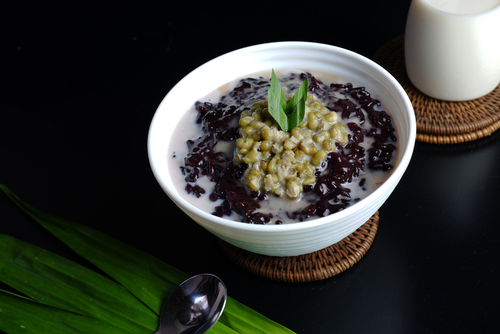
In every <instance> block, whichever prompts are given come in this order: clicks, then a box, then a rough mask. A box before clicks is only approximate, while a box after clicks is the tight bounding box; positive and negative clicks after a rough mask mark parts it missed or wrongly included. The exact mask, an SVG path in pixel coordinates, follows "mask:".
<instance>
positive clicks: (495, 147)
mask: <svg viewBox="0 0 500 334" xmlns="http://www.w3.org/2000/svg"><path fill="white" fill-rule="evenodd" d="M409 3H410V1H409V0H405V1H396V0H393V1H371V0H360V1H345V2H336V1H330V2H321V3H311V2H305V3H303V4H302V5H301V6H302V7H300V6H298V5H297V4H295V3H285V2H283V3H278V2H274V3H273V2H265V3H264V4H256V3H255V5H254V2H252V5H250V4H241V3H238V4H236V3H234V2H227V3H225V2H223V3H222V5H216V4H211V3H210V4H209V3H205V2H204V3H201V4H196V5H195V4H193V3H191V2H190V3H188V2H183V3H181V4H179V5H176V6H172V5H170V4H169V2H163V3H162V4H161V5H147V4H146V3H145V2H144V3H140V4H139V3H134V2H132V3H120V5H119V6H117V7H111V6H109V7H106V6H104V5H102V4H101V5H99V6H95V7H93V6H91V5H90V4H86V5H82V6H80V7H77V6H69V7H67V8H66V7H60V6H52V7H51V6H50V5H48V4H46V3H43V2H40V3H39V4H38V5H31V6H27V5H21V4H10V5H9V6H6V7H4V9H3V10H1V11H0V57H1V58H0V59H1V71H0V83H1V90H0V183H3V184H5V185H7V186H9V187H10V188H11V189H12V190H13V191H14V192H15V193H16V194H17V195H18V196H19V197H20V198H21V199H23V200H24V201H26V202H27V203H29V204H30V205H32V206H34V207H35V208H38V209H39V210H42V211H44V212H47V213H50V214H53V215H56V216H60V217H64V218H66V219H69V220H72V221H75V222H79V223H83V224H87V225H89V226H91V227H93V228H96V229H98V230H100V231H102V232H105V233H107V234H109V235H111V236H113V237H116V238H118V239H120V240H122V241H124V242H126V243H128V244H130V245H132V246H135V247H137V248H140V249H142V250H144V251H146V252H149V253H151V254H153V255H154V256H156V257H158V258H160V259H162V260H164V261H165V262H167V263H169V264H171V265H173V266H175V267H177V268H178V269H181V270H183V271H185V272H186V273H189V274H191V275H195V274H199V273H204V272H210V273H213V274H215V275H217V276H219V277H220V278H221V279H222V280H223V281H224V282H225V284H226V286H227V288H228V293H229V296H231V297H233V298H235V299H237V300H239V301H240V302H242V303H244V304H246V305H247V306H249V307H251V308H253V309H255V310H256V311H258V312H260V313H262V314H264V315H266V316H268V317H269V318H271V319H273V320H275V321H277V322H279V323H281V324H283V325H284V326H286V327H288V328H290V329H292V330H293V331H295V332H297V333H316V334H318V333H490V332H493V331H494V329H496V328H498V326H499V325H500V322H499V321H498V314H499V311H500V308H499V304H500V302H499V282H500V280H499V273H498V270H499V268H498V261H499V260H498V259H499V255H500V224H499V221H500V218H499V208H500V201H499V199H500V176H499V166H500V138H499V137H500V134H499V133H496V134H494V135H492V136H490V137H488V138H485V139H482V140H479V141H477V142H473V143H468V144H462V145H454V146H436V145H428V144H423V143H417V145H416V149H415V153H414V156H413V159H412V162H411V164H410V166H409V168H408V170H407V173H406V174H405V175H404V177H403V179H402V181H401V183H400V184H399V186H398V187H397V188H396V190H395V192H394V193H393V194H392V196H391V197H390V198H389V200H388V201H387V202H386V203H385V204H384V206H383V207H382V208H381V209H380V217H381V218H380V219H381V220H380V226H379V230H378V233H377V236H376V239H375V242H374V244H373V245H372V247H371V249H370V250H369V252H368V253H367V254H366V255H365V257H364V258H363V259H362V260H361V261H360V262H359V263H358V264H356V265H355V266H354V267H353V268H351V269H349V270H348V271H346V272H345V273H342V274H340V275H338V276H335V277H332V278H330V279H327V280H324V281H318V282H312V283H293V284H291V283H290V284H289V283H281V282H275V281H270V280H267V279H263V278H260V277H256V276H254V275H252V274H250V273H248V272H246V271H244V270H242V269H240V268H239V267H238V266H236V265H235V264H233V263H232V262H231V261H230V260H228V258H227V257H226V256H225V254H224V253H223V252H222V251H221V249H220V248H219V246H218V245H217V242H216V240H215V239H214V237H213V236H212V235H211V234H209V233H208V232H206V231H205V230H203V229H202V228H201V227H199V226H197V225H196V224H195V223H194V222H192V221H190V220H189V219H187V218H186V216H185V215H184V214H183V213H182V212H181V211H180V210H178V209H177V208H176V207H175V206H174V205H173V204H172V202H170V200H169V199H168V198H167V196H166V195H165V194H164V193H163V191H162V190H161V189H160V187H159V186H158V184H157V183H156V181H155V179H154V177H153V175H152V173H151V170H150V167H149V162H148V159H147V152H146V138H147V132H148V128H149V124H150V121H151V118H152V117H153V114H154V112H155V110H156V107H157V106H158V104H159V103H160V101H161V100H162V98H163V97H164V96H165V94H166V93H167V92H168V91H169V90H170V89H171V88H172V87H173V86H174V85H175V83H176V82H177V81H179V80H180V79H181V78H182V77H183V76H184V75H186V74H187V73H189V72H190V71H191V70H193V69H194V68H196V67H197V66H199V65H201V64H203V63H204V62H205V61H208V60H210V59H211V58H213V57H215V56H218V55H221V54H223V53H225V52H228V51H231V50H234V49H237V48H240V47H244V46H248V45H252V44H257V43H263V42H271V41H280V40H307V41H314V42H323V43H329V44H333V45H337V46H340V47H344V48H347V49H350V50H353V51H356V52H358V53H361V54H363V55H365V56H367V57H372V56H373V54H374V53H375V51H376V50H377V49H378V48H379V47H381V46H382V45H383V44H384V43H385V42H387V41H388V40H390V39H392V38H394V37H396V36H398V35H400V34H402V33H404V25H405V21H406V15H407V11H408V7H409ZM279 11H281V12H279ZM276 17H277V18H276ZM304 19H305V20H304ZM0 233H7V234H11V235H13V236H15V237H17V238H20V239H23V240H25V241H28V242H31V243H34V244H36V245H38V246H41V247H44V248H46V249H48V250H51V251H54V252H56V253H58V254H62V255H64V256H67V257H68V258H70V259H73V260H76V261H80V260H79V258H78V257H77V256H76V255H74V254H73V253H72V252H70V251H69V250H68V249H67V248H66V247H65V246H64V245H62V244H60V243H59V242H58V241H57V240H56V239H54V238H53V237H52V236H51V235H49V234H48V233H47V232H45V231H44V230H43V229H42V228H41V227H39V226H38V225H37V224H36V223H35V222H34V221H32V220H31V219H30V218H29V217H27V216H26V215H24V214H23V213H22V212H21V211H20V210H18V209H17V208H16V207H15V206H14V205H13V204H12V203H10V202H9V201H8V200H7V198H6V197H5V196H4V195H3V194H0ZM172 240H176V241H175V242H174V241H172ZM1 319H2V318H1V313H0V321H2V320H1Z"/></svg>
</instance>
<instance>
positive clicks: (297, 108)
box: [268, 70, 309, 131]
mask: <svg viewBox="0 0 500 334" xmlns="http://www.w3.org/2000/svg"><path fill="white" fill-rule="evenodd" d="M308 88H309V81H308V79H307V76H306V79H305V80H304V81H303V82H302V84H301V85H300V87H299V89H298V90H297V91H296V92H295V94H294V95H293V97H292V98H291V99H290V101H288V103H287V102H286V101H285V96H284V94H283V90H282V89H281V86H280V84H279V81H278V78H277V77H276V74H275V73H274V70H272V74H271V86H270V87H269V91H268V110H269V113H270V114H271V116H273V118H274V119H275V120H276V122H277V123H278V125H279V126H280V129H281V131H291V130H292V129H293V128H296V127H297V126H299V125H300V123H302V120H303V119H304V115H305V110H306V100H307V90H308ZM285 123H286V124H285Z"/></svg>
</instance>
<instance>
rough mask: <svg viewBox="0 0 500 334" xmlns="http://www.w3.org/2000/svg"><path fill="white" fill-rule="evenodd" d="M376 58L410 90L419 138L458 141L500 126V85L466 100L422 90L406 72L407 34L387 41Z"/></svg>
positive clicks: (420, 139)
mask: <svg viewBox="0 0 500 334" xmlns="http://www.w3.org/2000/svg"><path fill="white" fill-rule="evenodd" d="M373 60H374V61H375V62H377V63H378V64H380V65H381V66H382V67H384V68H385V69H386V70H387V71H389V72H390V73H391V74H392V75H393V76H394V77H395V78H396V79H397V80H398V81H399V83H400V84H401V86H403V88H404V89H405V91H406V93H407V94H408V96H409V98H410V100H411V102H412V104H413V108H414V110H415V116H416V119H417V140H419V141H421V142H425V143H431V144H458V143H464V142H469V141H473V140H476V139H479V138H483V137H486V136H489V135H491V134H492V133H493V132H495V131H496V130H498V129H499V128H500V85H498V86H497V88H495V89H494V90H493V92H491V93H490V94H488V95H486V96H483V97H481V98H479V99H475V100H471V101H464V102H449V101H442V100H438V99H434V98H432V97H429V96H427V95H425V94H423V93H421V92H420V91H419V90H418V89H417V88H416V87H415V86H413V84H412V83H411V81H410V79H409V78H408V75H407V74H406V67H405V59H404V35H400V36H398V37H396V38H394V39H392V40H390V41H388V42H387V43H386V44H385V45H383V46H382V47H381V48H380V49H379V50H378V51H377V52H376V53H375V55H374V57H373ZM472 84H473V83H471V85H472Z"/></svg>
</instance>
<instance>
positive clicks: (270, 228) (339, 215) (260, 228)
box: [147, 41, 416, 233]
mask: <svg viewBox="0 0 500 334" xmlns="http://www.w3.org/2000/svg"><path fill="white" fill-rule="evenodd" d="M283 47H287V48H290V47H297V48H305V47H307V48H315V49H318V50H320V49H321V50H327V49H328V50H329V51H330V52H332V54H338V55H340V56H344V57H349V58H354V59H355V60H356V61H357V62H360V63H362V64H363V66H367V67H369V68H371V69H372V70H374V71H375V72H378V73H379V74H380V75H382V76H383V77H384V79H385V80H387V81H388V82H389V83H390V85H391V86H392V87H393V88H394V89H396V91H397V93H398V94H397V95H398V96H399V97H401V98H402V102H403V104H404V105H405V108H406V109H407V110H410V111H412V112H410V113H409V115H408V117H409V126H410V131H409V138H408V143H407V145H406V146H405V147H403V148H402V149H403V150H404V151H403V154H402V156H401V159H400V161H399V163H398V165H397V166H396V167H395V168H394V169H393V171H392V172H391V174H390V175H389V177H388V178H387V179H386V180H385V181H384V182H383V183H382V184H381V185H380V186H379V187H378V188H377V189H375V190H374V191H373V192H372V193H371V194H369V195H368V196H366V197H365V198H363V199H362V200H360V201H359V202H357V203H355V204H354V205H351V206H349V207H347V208H346V209H344V210H342V211H339V212H336V213H334V214H331V215H328V216H325V217H318V218H316V219H312V220H308V221H303V222H297V223H290V224H281V225H274V224H272V225H260V224H247V223H243V222H240V221H234V220H230V219H228V218H224V217H218V216H214V215H212V214H211V213H208V212H206V211H203V210H201V209H199V208H197V207H196V206H194V205H192V204H191V203H189V202H188V201H187V200H185V199H184V198H183V197H182V196H180V194H179V193H178V191H177V190H176V189H175V187H173V189H172V187H170V186H169V185H168V184H167V183H166V182H165V181H164V180H163V177H164V176H163V175H162V173H161V172H160V171H159V170H158V169H157V166H156V165H155V157H154V154H153V153H154V152H153V149H154V147H153V145H154V142H153V140H152V138H153V136H152V133H153V131H154V130H155V120H156V118H157V116H158V113H159V111H160V110H161V107H162V105H163V104H164V103H166V101H167V100H168V98H169V96H170V95H171V93H172V92H175V91H176V87H178V86H179V85H181V83H182V82H183V81H184V80H187V78H188V77H190V76H193V75H195V74H196V72H197V71H199V70H200V69H202V68H204V67H207V66H211V65H212V64H213V63H214V62H220V61H223V60H224V59H225V58H228V57H237V56H239V55H244V54H247V53H251V52H257V51H262V50H271V49H279V48H283ZM251 74H252V73H248V75H251ZM235 79H236V78H235ZM415 139H416V120H415V115H414V112H413V106H412V103H411V101H410V99H409V97H408V95H407V93H406V92H405V90H404V89H403V87H402V86H401V85H400V84H399V82H398V81H397V80H396V79H395V78H394V77H393V76H392V75H391V74H390V73H389V72H388V71H387V70H386V69H384V68H383V67H382V66H380V65H379V64H377V63H375V62H374V61H372V60H370V59H369V58H367V57H365V56H363V55H360V54H358V53H356V52H354V51H350V50H347V49H344V48H341V47H338V46H334V45H329V44H323V43H317V42H301V41H283V42H270V43H263V44H257V45H252V46H247V47H243V48H240V49H237V50H233V51H230V52H227V53H225V54H222V55H220V56H218V57H216V58H213V59H211V60H209V61H207V62H205V63H204V64H202V65H200V66H198V67H197V68H195V69H193V70H192V71H191V72H189V73H188V74H187V75H186V76H184V77H183V78H182V79H181V80H180V81H179V82H178V83H177V84H176V85H174V86H173V87H172V88H171V89H170V90H169V91H168V92H167V94H166V95H165V97H164V98H163V99H162V101H161V103H160V104H159V106H158V108H157V109H156V111H155V114H154V116H153V118H152V121H151V124H150V128H149V132H148V138H147V150H148V158H149V162H150V167H151V169H152V171H153V174H154V176H155V178H156V180H157V182H158V183H159V185H160V186H161V188H162V189H163V190H164V192H165V193H166V194H167V195H168V197H170V199H171V200H172V201H173V202H174V203H175V204H176V205H178V206H179V207H180V208H181V209H182V210H183V211H186V210H187V211H189V212H191V213H192V214H194V215H196V216H198V217H200V218H201V219H203V220H204V221H205V223H206V222H208V224H214V225H220V226H223V227H228V228H231V229H237V230H242V231H250V232H266V233H283V232H285V231H293V232H299V231H304V230H308V229H313V228H316V227H318V226H322V225H326V224H329V223H330V222H331V221H332V217H333V216H334V220H339V219H343V218H345V217H346V216H349V215H352V214H353V213H355V212H356V211H359V208H360V205H364V206H368V205H369V204H370V203H372V202H374V201H376V200H377V198H379V197H380V195H382V194H383V193H385V192H388V191H390V190H391V188H392V187H393V184H397V182H398V181H399V179H400V178H401V177H402V175H403V174H404V172H405V170H406V167H407V166H408V164H409V162H410V160H411V156H412V154H413V150H414V145H415ZM165 175H167V176H168V175H170V173H167V174H165ZM393 180H394V181H393ZM389 181H390V182H389Z"/></svg>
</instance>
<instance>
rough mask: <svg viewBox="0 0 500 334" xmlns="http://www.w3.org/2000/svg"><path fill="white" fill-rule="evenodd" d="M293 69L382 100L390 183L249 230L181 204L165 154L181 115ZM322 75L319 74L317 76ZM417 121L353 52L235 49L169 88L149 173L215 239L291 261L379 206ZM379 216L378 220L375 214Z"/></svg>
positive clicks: (396, 177) (406, 154) (282, 46)
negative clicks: (226, 91)
mask: <svg viewBox="0 0 500 334" xmlns="http://www.w3.org/2000/svg"><path fill="white" fill-rule="evenodd" d="M272 68H274V69H280V68H296V69H297V68H298V69H303V70H307V71H310V72H312V73H313V74H315V72H326V73H333V74H336V75H339V76H341V77H345V78H350V79H351V80H349V81H346V82H354V83H358V84H361V85H362V86H365V87H366V89H367V90H368V91H369V92H370V93H371V94H372V96H375V97H377V98H378V99H380V100H381V101H382V104H383V108H384V110H386V111H387V112H388V113H389V114H390V115H391V116H392V119H393V125H394V127H395V128H396V131H397V133H396V134H397V138H398V142H397V147H398V149H397V153H396V156H395V161H394V169H393V171H392V174H391V175H390V177H389V178H388V179H387V180H386V181H385V182H384V183H383V184H382V185H381V186H380V187H379V188H378V189H376V190H375V191H374V192H373V193H372V194H370V195H368V196H367V197H366V198H364V199H363V200H361V201H359V202H358V203H356V204H354V205H352V206H350V207H348V208H346V209H345V210H343V211H340V212H337V213H335V214H332V215H329V216H327V217H322V218H318V219H315V220H311V221H306V222H298V223H294V224H283V225H253V224H245V223H241V222H235V221H232V220H228V219H224V218H220V217H216V216H213V215H211V214H210V213H207V212H204V211H202V210H200V209H199V208H197V207H196V206H194V205H192V204H190V203H188V202H187V201H186V200H185V199H184V198H183V197H182V196H180V195H179V192H178V190H177V189H176V188H175V187H174V183H173V181H172V177H171V174H170V171H169V161H168V159H167V152H168V149H169V145H170V142H171V139H172V138H171V137H172V133H173V130H174V128H175V127H176V125H177V123H178V122H179V120H180V118H181V117H182V115H183V112H184V111H187V110H188V109H190V108H191V107H192V106H193V104H194V102H195V101H196V100H198V99H201V98H203V97H204V96H206V95H207V94H209V93H210V92H212V91H214V90H215V89H217V88H218V87H220V86H222V85H224V84H226V83H228V82H230V81H233V80H235V79H237V78H240V77H242V76H245V75H250V74H253V73H256V72H262V71H270V69H272ZM317 76H318V77H321V76H320V75H317ZM415 136H416V121H415V115H414V112H413V108H412V105H411V102H410V100H409V99H408V96H407V94H406V93H405V91H404V90H403V88H402V87H401V86H400V85H399V83H398V82H397V81H396V80H395V79H394V77H392V76H391V75H390V74H389V73H388V72H387V71H386V70H384V69H383V68H382V67H380V66H379V65H377V64H376V63H374V62H373V61H371V60H369V59H367V58H365V57H363V56H360V55H358V54H356V53H354V52H351V51H348V50H345V49H342V48H338V47H335V46H331V45H325V44H318V43H308V42H278V43H269V44H261V45H256V46H251V47H247V48H243V49H240V50H236V51H233V52H230V53H227V54H225V55H222V56H220V57H218V58H215V59H213V60H211V61H209V62H207V63H205V64H204V65H202V66H200V67H198V68H197V69H195V70H194V71H192V72H191V73H189V74H188V75H187V76H186V77H184V78H183V79H182V80H181V81H180V82H179V83H178V84H177V85H176V86H175V87H173V88H172V90H170V92H169V93H168V94H167V96H166V97H165V98H164V99H163V101H162V102H161V104H160V105H159V107H158V110H157V111H156V114H155V115H154V118H153V120H152V123H151V127H150V130H149V137H148V154H149V160H150V164H151V168H152V170H153V173H154V175H155V177H156V179H157V180H158V182H159V184H160V186H161V187H162V188H163V190H164V191H165V192H166V194H167V195H168V196H169V197H170V199H171V200H172V201H173V202H174V203H175V204H176V205H177V206H178V207H179V208H180V209H182V210H183V211H184V212H185V213H186V214H187V215H188V216H189V217H190V218H191V219H193V220H194V221H195V222H197V223H198V224H200V225H201V226H203V227H204V228H206V229H207V230H208V231H210V232H212V233H213V234H215V235H216V236H218V237H219V238H221V239H223V240H225V241H227V242H229V243H231V244H233V245H235V246H237V247H239V248H243V249H246V250H248V251H251V252H254V253H258V254H265V255H270V256H296V255H301V254H307V253H311V252H315V251H317V250H320V249H323V248H325V247H328V246H330V245H332V244H334V243H336V242H338V241H340V240H342V239H343V238H345V237H346V236H348V235H349V234H351V233H352V232H354V231H355V230H356V229H358V228H359V227H360V226H361V225H363V224H364V223H365V222H366V221H367V220H368V219H369V218H370V217H371V216H372V215H373V214H374V213H375V212H376V211H377V210H378V209H379V208H380V207H381V206H382V204H383V203H384V202H385V200H386V199H387V198H388V197H389V195H390V194H391V193H392V191H393V190H394V188H395V187H396V185H397V184H398V182H399V181H400V179H401V177H402V175H403V173H404V172H405V170H406V168H407V166H408V164H409V162H410V158H411V155H412V153H413V148H414V143H415ZM382 217H383V216H382Z"/></svg>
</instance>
